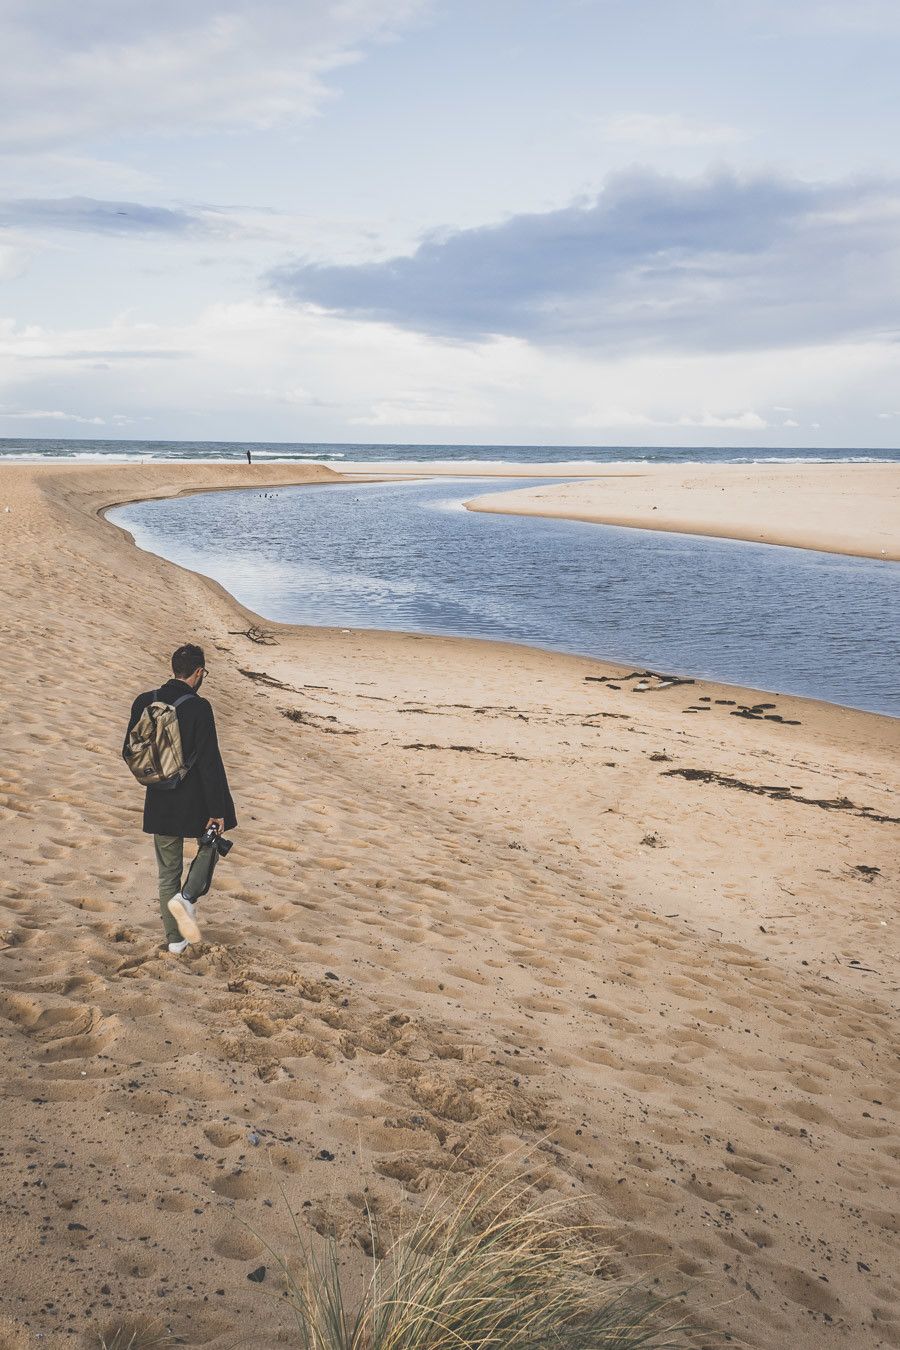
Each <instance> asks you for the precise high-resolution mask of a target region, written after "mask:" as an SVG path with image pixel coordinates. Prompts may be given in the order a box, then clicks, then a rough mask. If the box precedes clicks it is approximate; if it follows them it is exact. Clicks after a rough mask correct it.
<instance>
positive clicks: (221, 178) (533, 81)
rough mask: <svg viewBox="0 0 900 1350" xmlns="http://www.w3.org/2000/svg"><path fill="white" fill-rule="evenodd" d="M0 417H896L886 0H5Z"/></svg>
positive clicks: (620, 428) (483, 432) (576, 434)
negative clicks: (187, 0)
mask: <svg viewBox="0 0 900 1350" xmlns="http://www.w3.org/2000/svg"><path fill="white" fill-rule="evenodd" d="M0 53H2V55H0V437H66V438H68V437H75V438H85V439H95V438H104V439H106V438H113V439H119V438H121V439H138V440H150V439H163V440H188V441H190V440H228V441H246V440H252V441H276V442H277V441H299V442H314V443H315V442H350V443H353V442H364V443H379V444H390V443H391V442H396V443H404V444H409V443H445V444H446V443H462V444H476V445H477V444H488V445H503V444H522V445H535V444H538V445H539V444H547V445H622V446H628V445H644V444H650V445H685V446H692V445H694V446H708V445H727V446H768V447H772V446H791V447H797V446H809V447H811V448H825V447H859V448H882V447H891V446H897V445H898V444H900V81H898V80H897V78H896V71H897V69H898V68H900V4H898V3H897V0H791V3H790V4H788V5H785V4H784V3H783V0H782V2H781V3H774V0H552V2H551V0H333V2H332V3H327V2H326V0H254V2H253V3H252V4H250V3H247V0H232V3H230V4H229V3H223V0H192V3H191V4H189V5H186V4H184V3H183V0H179V3H175V2H174V0H155V3H154V4H153V5H147V4H146V3H145V2H144V3H141V4H138V3H137V2H136V0H80V3H79V4H78V5H77V6H73V5H65V4H60V3H59V0H0Z"/></svg>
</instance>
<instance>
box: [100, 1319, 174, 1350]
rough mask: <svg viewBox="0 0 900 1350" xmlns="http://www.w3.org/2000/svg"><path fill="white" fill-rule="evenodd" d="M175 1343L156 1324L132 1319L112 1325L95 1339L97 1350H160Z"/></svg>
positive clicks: (168, 1334)
mask: <svg viewBox="0 0 900 1350" xmlns="http://www.w3.org/2000/svg"><path fill="white" fill-rule="evenodd" d="M175 1344H176V1342H175V1341H174V1339H173V1338H172V1336H171V1335H170V1333H169V1332H167V1331H162V1330H160V1329H159V1327H158V1325H154V1324H153V1323H150V1322H145V1321H140V1322H135V1321H133V1320H132V1321H129V1322H123V1323H121V1324H120V1325H118V1326H113V1327H112V1328H110V1329H109V1330H108V1331H106V1332H103V1333H101V1334H100V1336H99V1337H98V1339H97V1341H96V1346H97V1350H162V1347H163V1346H171V1345H175Z"/></svg>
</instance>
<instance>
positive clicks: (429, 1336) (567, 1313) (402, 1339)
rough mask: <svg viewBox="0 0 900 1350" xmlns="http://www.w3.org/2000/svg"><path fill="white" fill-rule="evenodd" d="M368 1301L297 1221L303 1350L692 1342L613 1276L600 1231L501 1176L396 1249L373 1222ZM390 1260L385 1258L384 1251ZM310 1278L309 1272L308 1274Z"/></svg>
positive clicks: (289, 1283)
mask: <svg viewBox="0 0 900 1350" xmlns="http://www.w3.org/2000/svg"><path fill="white" fill-rule="evenodd" d="M369 1222H370V1227H371V1232H370V1238H371V1241H370V1247H371V1250H372V1251H373V1252H374V1253H376V1255H374V1256H373V1257H372V1265H371V1271H370V1275H369V1278H368V1280H367V1282H366V1283H365V1284H364V1286H363V1289H362V1293H361V1294H360V1293H358V1292H357V1293H356V1294H355V1296H354V1295H353V1294H352V1293H351V1292H350V1291H349V1289H348V1281H347V1277H346V1276H345V1274H344V1269H343V1267H342V1264H341V1258H340V1251H339V1248H338V1245H337V1242H336V1241H335V1240H334V1239H328V1240H327V1241H326V1242H325V1245H324V1247H322V1248H321V1249H320V1250H319V1251H315V1250H313V1249H312V1247H311V1246H310V1244H309V1243H308V1241H307V1240H306V1238H305V1237H304V1235H303V1234H302V1233H301V1231H300V1228H299V1225H298V1224H297V1223H296V1221H295V1224H294V1228H295V1233H296V1237H297V1242H298V1244H299V1254H300V1258H301V1259H300V1261H299V1262H297V1263H295V1262H290V1263H289V1262H288V1261H286V1260H284V1259H280V1260H279V1264H280V1266H281V1270H282V1273H283V1275H284V1280H285V1284H286V1292H287V1298H288V1301H289V1303H290V1306H291V1308H292V1311H293V1314H294V1322H295V1329H296V1341H295V1344H296V1345H297V1346H298V1347H300V1350H467V1348H469V1347H471V1350H545V1348H546V1350H550V1347H553V1348H554V1350H638V1348H639V1347H646V1350H651V1348H652V1350H666V1348H667V1347H675V1346H681V1345H683V1344H684V1332H685V1331H686V1330H687V1328H686V1326H685V1324H684V1321H683V1319H682V1317H681V1316H680V1314H679V1315H676V1316H674V1317H673V1315H672V1314H673V1301H672V1300H671V1299H665V1298H660V1297H658V1296H656V1295H654V1294H652V1293H651V1292H650V1291H649V1290H648V1289H647V1288H646V1286H643V1285H638V1284H634V1283H631V1284H626V1283H622V1282H619V1281H615V1280H612V1279H610V1278H608V1277H607V1276H606V1274H605V1268H606V1266H607V1262H608V1256H609V1253H608V1251H605V1250H603V1249H602V1248H601V1247H599V1246H598V1245H597V1241H596V1239H597V1237H598V1234H597V1230H596V1229H593V1228H590V1227H584V1226H579V1225H574V1224H571V1223H568V1222H566V1221H565V1219H564V1218H563V1215H562V1211H561V1207H560V1206H559V1205H552V1204H551V1205H541V1206H538V1207H535V1206H533V1205H532V1204H529V1203H528V1200H527V1196H526V1193H525V1191H524V1189H523V1188H522V1187H521V1185H519V1184H516V1183H508V1182H507V1183H501V1182H498V1181H497V1180H496V1177H495V1176H494V1175H492V1174H491V1173H487V1174H482V1175H481V1176H479V1177H478V1178H477V1179H476V1180H475V1181H473V1182H471V1183H470V1184H469V1185H468V1186H467V1187H466V1188H465V1190H464V1191H463V1193H462V1194H461V1195H460V1196H458V1197H457V1198H456V1199H455V1200H451V1199H450V1198H449V1197H447V1196H440V1195H439V1196H438V1197H437V1198H436V1199H435V1200H433V1201H430V1202H429V1203H427V1204H426V1206H425V1207H424V1209H423V1210H422V1211H421V1212H420V1214H419V1215H418V1217H417V1218H416V1219H415V1221H414V1222H413V1223H412V1224H411V1225H410V1226H408V1227H406V1228H404V1229H402V1230H401V1231H400V1232H399V1233H398V1234H397V1235H396V1236H395V1237H394V1238H393V1239H392V1240H391V1241H390V1242H389V1243H388V1244H387V1245H386V1246H383V1245H382V1241H381V1236H380V1234H379V1233H378V1232H377V1231H376V1225H375V1222H374V1219H373V1218H372V1217H371V1215H370V1219H369ZM378 1253H382V1254H380V1255H379V1254H378ZM298 1272H299V1273H298Z"/></svg>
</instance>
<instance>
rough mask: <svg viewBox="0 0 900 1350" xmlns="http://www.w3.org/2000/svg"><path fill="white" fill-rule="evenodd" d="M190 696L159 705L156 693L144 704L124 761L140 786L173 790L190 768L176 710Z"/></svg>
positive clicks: (190, 696) (126, 744) (160, 701)
mask: <svg viewBox="0 0 900 1350" xmlns="http://www.w3.org/2000/svg"><path fill="white" fill-rule="evenodd" d="M193 697H194V695H193V694H182V696H181V698H177V699H176V700H175V702H174V703H163V702H162V700H161V699H160V697H159V691H158V690H157V692H156V693H155V694H154V696H153V702H152V703H148V704H147V706H146V708H145V709H144V711H143V712H142V713H141V715H140V717H139V718H138V720H137V721H136V722H135V724H134V726H133V727H132V728H131V730H130V731H129V733H128V739H127V740H126V742H125V753H124V756H123V757H124V760H125V763H126V764H127V765H128V767H129V769H130V770H131V772H132V773H133V774H134V776H135V778H136V779H137V780H138V782H139V783H141V784H142V785H143V786H144V787H155V788H176V787H178V784H179V783H181V782H183V780H184V778H185V777H186V776H187V774H188V772H189V771H190V769H191V768H192V766H193V762H194V761H193V759H192V760H191V761H190V762H189V763H187V762H186V761H185V758H184V751H183V749H182V746H181V731H180V729H179V726H178V713H177V711H176V709H177V708H179V707H180V706H181V704H182V703H185V702H186V701H187V700H188V699H189V698H193Z"/></svg>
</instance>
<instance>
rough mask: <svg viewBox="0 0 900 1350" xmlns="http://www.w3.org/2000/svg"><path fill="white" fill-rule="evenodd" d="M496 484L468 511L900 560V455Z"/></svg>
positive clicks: (655, 468)
mask: <svg viewBox="0 0 900 1350" xmlns="http://www.w3.org/2000/svg"><path fill="white" fill-rule="evenodd" d="M584 477H585V481H579V482H574V483H561V484H550V485H548V486H546V487H537V488H525V489H523V490H521V491H517V492H505V493H503V494H502V495H501V494H499V493H497V494H493V493H492V494H490V495H487V496H483V497H479V498H478V499H477V501H472V502H467V503H466V505H467V506H468V507H469V509H470V510H471V511H493V512H501V513H511V514H518V515H526V516H551V517H562V518H564V519H567V520H583V521H591V522H594V523H595V524H605V525H628V526H632V527H635V528H638V529H642V530H673V531H677V532H679V533H682V534H699V535H713V536H716V537H717V538H723V539H743V540H749V541H752V542H754V543H760V544H787V545H790V546H791V547H793V548H807V549H817V550H819V551H821V552H826V553H845V554H854V555H857V556H861V557H868V558H882V559H884V560H885V561H891V562H897V561H900V465H897V464H836V465H832V464H802V465H796V464H753V465H734V464H727V465H691V466H689V467H681V466H673V465H669V464H654V465H648V466H633V468H631V469H629V470H625V469H624V468H623V469H619V470H616V471H615V472H613V473H610V474H607V475H604V474H595V475H593V476H592V477H591V478H590V479H587V476H586V475H585V476H584Z"/></svg>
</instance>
